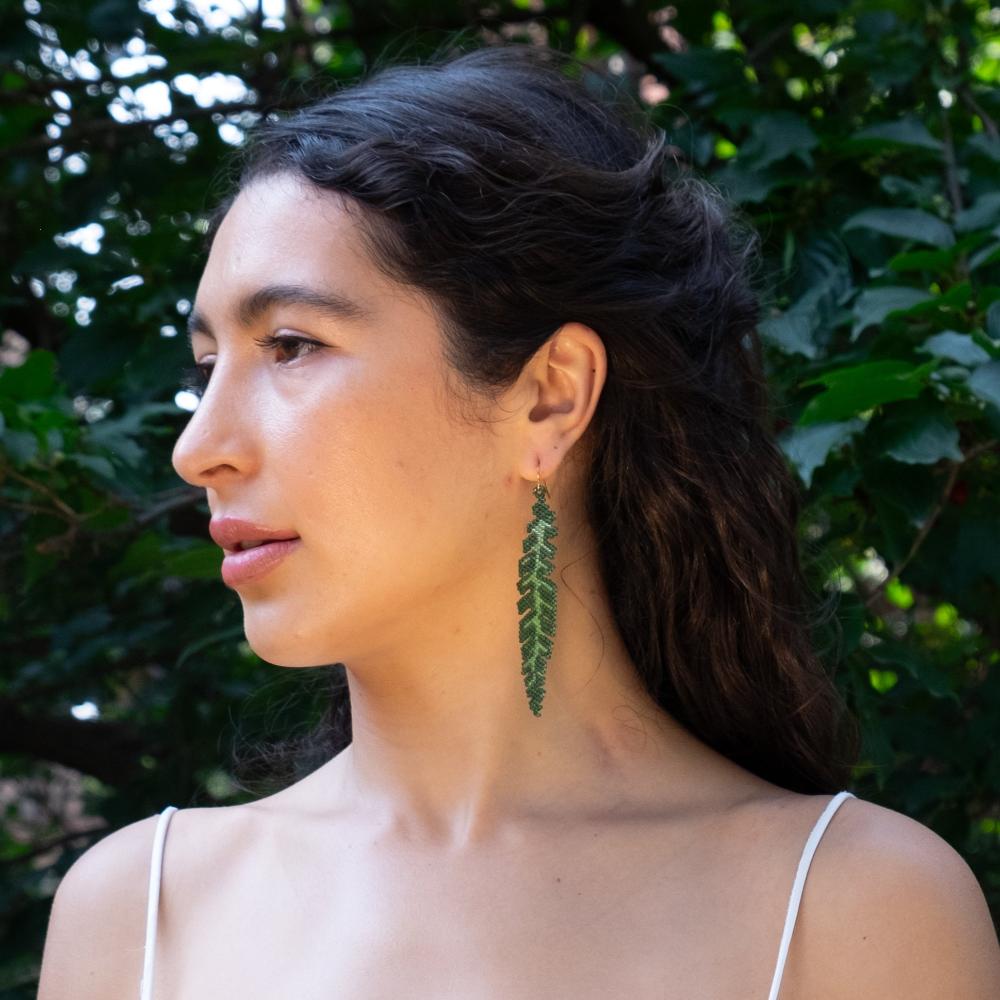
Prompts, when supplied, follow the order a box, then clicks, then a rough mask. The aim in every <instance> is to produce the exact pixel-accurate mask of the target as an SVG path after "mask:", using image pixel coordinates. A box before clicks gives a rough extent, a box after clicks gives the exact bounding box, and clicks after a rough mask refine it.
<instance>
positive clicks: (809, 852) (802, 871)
mask: <svg viewBox="0 0 1000 1000" xmlns="http://www.w3.org/2000/svg"><path fill="white" fill-rule="evenodd" d="M854 798H857V796H856V795H855V794H854V793H853V792H849V791H847V790H846V789H845V790H844V791H842V792H837V794H836V795H834V797H833V798H832V799H830V801H829V802H828V803H827V804H826V808H825V809H824V810H823V812H822V813H820V817H819V819H818V820H816V823H815V824H814V826H813V828H812V830H811V831H810V833H809V837H808V839H807V840H806V843H805V847H803V848H802V856H801V857H800V858H799V867H798V870H797V871H796V872H795V881H794V882H793V883H792V894H791V896H790V898H789V900H788V912H787V913H786V914H785V927H784V930H783V931H782V933H781V946H780V947H779V948H778V963H777V965H776V966H775V969H774V977H773V978H772V980H771V991H770V992H769V993H768V995H767V1000H778V990H779V989H780V988H781V977H782V976H783V975H784V972H785V959H786V958H787V957H788V945H789V944H790V943H791V940H792V931H793V930H794V929H795V918H796V917H797V916H798V915H799V901H800V900H801V899H802V889H803V887H804V886H805V882H806V875H807V874H808V872H809V865H810V864H811V863H812V859H813V855H814V854H815V853H816V847H817V846H818V845H819V841H820V837H822V836H823V832H824V831H825V830H826V828H827V825H828V824H829V822H830V820H831V819H833V814H834V813H835V812H836V811H837V810H838V809H839V808H840V806H841V804H842V803H843V802H845V801H846V800H847V799H854Z"/></svg>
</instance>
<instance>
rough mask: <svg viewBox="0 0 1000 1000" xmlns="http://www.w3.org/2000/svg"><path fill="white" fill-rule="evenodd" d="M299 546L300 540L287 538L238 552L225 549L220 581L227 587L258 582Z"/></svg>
mask: <svg viewBox="0 0 1000 1000" xmlns="http://www.w3.org/2000/svg"><path fill="white" fill-rule="evenodd" d="M301 544H302V539H301V538H287V539H283V540H281V541H275V542H267V543H265V544H264V545H258V546H257V547H256V548H253V549H245V550H243V551H240V552H233V551H231V550H228V549H227V550H226V557H225V559H223V560H222V581H223V583H225V584H226V586H227V587H236V586H239V585H240V584H241V583H249V582H250V581H251V580H254V581H256V580H259V579H260V578H261V577H263V576H264V575H265V574H266V573H270V572H271V570H273V569H274V568H275V567H276V566H278V565H279V564H280V563H282V562H284V559H285V557H286V556H287V555H290V554H291V553H292V552H294V551H295V550H296V549H297V548H298V547H299V546H300V545H301Z"/></svg>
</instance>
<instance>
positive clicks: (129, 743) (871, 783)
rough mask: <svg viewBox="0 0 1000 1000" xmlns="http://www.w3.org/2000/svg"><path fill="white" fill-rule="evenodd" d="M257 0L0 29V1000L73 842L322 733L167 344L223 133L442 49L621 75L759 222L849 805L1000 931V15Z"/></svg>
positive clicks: (76, 3)
mask: <svg viewBox="0 0 1000 1000" xmlns="http://www.w3.org/2000/svg"><path fill="white" fill-rule="evenodd" d="M247 3H248V4H249V5H250V7H251V10H250V11H249V12H248V13H247V14H246V16H245V17H243V18H242V19H241V18H239V17H235V18H234V17H226V16H224V15H223V14H221V13H220V12H219V11H220V10H228V9H229V5H227V6H225V7H223V8H215V9H214V13H213V12H212V9H211V8H210V6H209V4H207V3H199V4H195V3H194V2H191V0H140V2H137V0H59V2H56V0H25V2H24V3H23V4H22V3H20V2H9V0H8V2H7V3H6V4H5V5H3V6H2V7H0V178H2V188H0V190H2V195H0V310H2V312H0V316H2V321H0V328H2V330H3V341H2V345H0V540H2V544H0V574H2V586H0V663H2V667H0V795H2V799H0V802H2V804H3V810H4V811H3V820H2V824H0V872H2V878H0V933H2V942H0V998H18V1000H21V998H27V997H33V996H34V995H35V983H36V978H37V972H38V963H39V960H40V955H41V947H42V941H43V938H44V932H45V926H46V922H47V918H48V908H49V904H50V900H51V896H52V893H53V892H54V890H55V886H56V884H57V883H58V881H59V879H60V878H61V876H62V875H63V874H64V873H65V871H66V870H67V868H68V867H69V865H70V864H71V863H72V861H73V860H74V859H75V858H76V857H77V856H78V855H79V854H80V853H81V852H82V851H83V850H85V849H86V848H87V847H89V846H90V844H91V843H93V842H94V841H95V840H96V839H98V838H100V837H102V836H103V835H104V834H105V833H106V832H108V831H110V830H113V829H117V828H118V827H120V826H122V825H124V824H126V823H128V822H131V821H133V820H135V819H139V818H142V817H145V816H149V815H151V814H152V813H154V812H158V811H159V810H160V809H162V808H163V806H164V805H166V804H167V803H173V804H175V805H178V806H181V807H185V806H190V805H210V804H213V803H231V802H236V801H244V800H245V799H247V798H249V797H252V795H251V793H250V792H248V791H247V790H246V789H245V788H240V787H238V786H237V785H236V783H235V782H234V781H233V777H232V774H231V764H232V757H233V753H234V751H236V750H238V748H239V746H240V744H241V741H243V740H246V741H249V742H250V743H252V742H253V741H254V740H255V739H256V738H257V737H258V735H260V733H261V732H266V733H270V734H271V735H275V734H276V733H277V734H278V735H289V734H292V733H295V732H302V731H304V730H305V729H306V728H307V727H308V725H309V724H310V722H311V721H312V720H313V719H315V717H316V714H317V712H318V711H319V710H320V709H321V708H322V702H323V697H324V693H323V687H322V685H317V684H315V683H313V681H312V680H310V677H309V676H308V675H312V677H313V678H316V677H320V676H322V671H321V670H320V671H280V670H276V669H275V668H274V667H273V666H270V665H268V664H264V663H262V662H261V661H260V660H259V659H258V658H257V657H256V656H255V655H254V654H253V653H252V651H251V650H250V649H249V648H248V647H247V645H246V644H245V642H244V641H243V638H242V615H241V610H240V606H239V601H238V599H237V598H236V595H235V594H233V593H232V592H231V591H229V590H228V589H227V588H225V587H224V586H223V584H222V583H221V580H220V577H219V562H220V555H219V550H218V549H217V548H216V547H215V546H214V545H213V544H212V543H211V542H210V540H209V539H208V535H207V517H208V510H207V507H206V505H205V503H204V500H203V496H202V494H201V493H200V491H193V490H191V489H190V488H188V487H187V485H186V484H184V483H183V482H182V481H181V480H179V479H178V477H177V476H176V474H175V473H174V471H173V469H172V467H171V464H170V451H171V448H172V446H173V442H174V440H175V439H176V437H177V435H178V434H179V433H180V430H181V428H182V427H183V425H184V422H185V420H186V419H187V416H188V414H187V412H186V411H185V410H184V409H182V408H181V406H179V405H178V402H177V397H176V393H177V378H178V372H179V370H180V368H181V367H182V366H183V365H186V364H188V363H189V358H188V356H187V351H186V349H185V344H184V337H183V336H182V335H179V332H180V331H182V330H183V325H184V321H185V313H186V311H187V309H188V307H189V304H190V301H191V299H192V298H193V295H194V292H195V288H196V285H197V280H198V276H199V273H200V267H201V264H202V257H201V251H200V246H201V243H200V241H201V234H202V233H203V231H204V225H205V214H206V212H207V210H208V209H209V208H210V207H211V205H212V204H213V192H214V191H215V190H216V188H217V182H218V180H219V177H220V173H219V171H220V162H222V160H223V158H224V156H225V154H226V152H227V151H228V150H229V149H231V146H232V144H233V143H234V142H238V141H240V136H241V135H242V130H244V129H245V128H246V127H247V126H249V125H250V124H251V123H252V122H253V121H255V120H256V119H257V118H258V117H259V116H260V115H261V114H266V113H269V112H271V111H281V110H283V109H286V108H290V107H293V106H295V105H296V104H299V103H302V102H303V101H305V100H306V99H307V98H308V95H309V92H310V88H311V87H312V88H314V87H315V85H316V84H318V85H319V86H320V87H323V88H325V87H328V86H333V85H334V84H335V83H336V82H339V81H350V80H352V79H354V78H356V77H357V75H358V74H359V73H360V72H362V71H363V70H364V69H365V67H368V66H371V65H372V64H373V63H374V62H375V61H376V60H381V61H393V60H394V59H395V58H402V57H405V58H407V59H415V58H419V57H420V56H421V55H422V54H425V53H428V52H430V51H432V50H434V49H436V48H437V47H439V46H440V45H441V44H442V43H443V42H445V41H446V40H448V38H449V37H451V34H452V33H453V32H456V31H460V32H462V33H463V34H462V36H461V37H462V38H463V39H464V42H465V44H469V43H470V42H475V41H477V40H478V41H481V42H482V43H484V44H489V43H495V42H497V41H501V40H505V39H513V40H518V41H522V42H524V43H525V44H547V45H550V46H553V47H557V48H560V49H565V50H571V51H574V52H576V53H577V54H579V55H580V56H582V57H584V58H586V59H588V60H591V61H593V62H594V63H595V64H598V65H601V66H603V67H606V68H607V69H608V70H609V72H610V74H611V77H610V80H612V81H615V82H614V83H609V84H608V86H609V87H615V86H617V87H622V88H625V89H627V90H628V91H630V92H631V93H634V94H636V95H637V96H639V99H640V100H642V101H643V102H644V103H645V104H646V106H647V107H648V111H649V115H650V117H651V118H652V119H653V120H654V121H655V122H656V123H657V124H658V125H660V126H661V127H663V128H664V129H665V130H666V131H667V132H668V134H669V135H670V137H671V141H672V143H673V144H674V152H675V155H676V156H677V157H678V158H679V159H682V160H685V161H687V162H689V163H691V164H692V165H693V167H694V168H695V169H697V170H698V171H700V172H702V173H703V174H705V175H707V176H709V177H710V178H711V179H712V180H713V181H714V182H715V183H716V184H718V185H719V186H720V187H721V188H723V189H724V190H725V191H726V193H727V194H728V195H729V196H730V198H731V199H732V200H733V201H735V202H736V203H738V204H739V206H740V207H741V209H742V210H743V211H744V212H745V213H746V214H747V215H748V216H749V218H750V219H751V220H752V221H753V222H754V223H755V225H756V226H757V227H758V228H759V229H760V231H761V233H762V234H763V236H764V247H765V252H766V255H767V262H766V263H767V267H768V269H769V271H768V273H770V274H773V275H774V276H775V278H774V280H773V281H772V282H771V284H772V285H773V287H772V288H771V289H770V290H769V292H768V295H767V301H766V303H765V305H766V318H765V320H764V322H763V323H762V326H761V332H762V335H763V336H764V338H765V341H766V344H767V351H768V354H767V358H768V368H769V375H770V378H771V382H772V386H773V391H774V396H775V401H776V404H777V407H778V413H779V414H780V419H779V424H778V428H777V430H778V431H779V433H780V440H781V443H782V446H783V448H784V450H785V453H786V454H787V456H788V459H789V462H790V463H791V464H792V465H793V466H794V467H795V469H796V470H797V472H798V475H799V477H800V479H801V481H802V488H803V492H804V496H805V512H804V516H803V518H802V525H801V530H802V542H803V546H804V547H807V548H808V550H809V551H810V552H815V553H817V554H818V556H819V557H820V558H818V559H817V560H816V562H815V565H816V566H817V567H819V566H823V567H824V569H823V570H822V578H817V580H816V583H817V586H818V587H823V588H826V589H828V590H829V589H833V590H837V591H839V592H840V605H839V611H838V617H837V625H838V626H839V627H838V628H833V629H831V631H830V633H829V635H827V636H826V637H825V641H827V643H828V646H829V650H830V651H829V653H828V656H829V657H830V659H831V660H832V661H835V663H836V669H837V677H838V683H839V684H840V685H841V686H842V688H843V690H844V692H845V695H846V697H847V698H848V701H849V703H850V705H851V706H852V708H853V710H854V711H855V712H856V713H857V714H858V716H859V717H860V719H861V721H862V724H863V729H864V739H865V752H864V758H865V759H864V764H863V766H861V767H859V768H858V770H857V774H856V775H855V780H854V782H853V784H852V790H853V791H855V792H856V793H857V794H858V795H860V796H861V797H863V798H867V799H871V800H873V801H876V802H879V803H881V804H883V805H886V806H888V807H890V808H892V809H896V810H899V811H901V812H903V813H906V814H907V815H909V816H912V817H914V818H916V819H918V820H919V821H921V822H922V823H924V824H926V825H927V826H929V827H931V828H932V829H934V830H936V831H937V832H938V833H939V834H940V835H941V836H943V837H944V838H945V839H946V840H948V841H949V842H950V843H951V844H952V845H953V846H954V847H955V848H956V849H957V850H958V851H959V852H960V853H961V854H962V855H963V856H964V857H965V858H966V859H967V860H968V862H969V864H970V866H971V867H972V868H973V870H974V872H975V874H976V875H977V877H978V878H979V880H980V883H981V884H982V886H983V888H984V891H985V892H986V894H987V898H988V900H989V903H990V905H991V907H992V910H993V913H994V915H997V914H1000V756H998V754H997V753H996V749H997V734H998V732H1000V662H998V648H1000V642H998V636H1000V503H998V496H997V493H998V458H1000V452H998V444H997V442H998V438H1000V185H998V180H1000V137H998V128H997V122H998V120H1000V93H998V88H997V83H998V79H1000V8H998V7H991V6H990V4H989V3H988V2H987V0H969V2H952V3H946V2H945V3H916V2H902V0H881V2H879V0H857V2H854V3H840V2H835V0H782V2H780V3H779V2H777V0H758V2H754V3H744V4H738V5H737V4H728V3H720V4H718V5H712V4H706V3H701V2H689V0H675V4H674V7H673V8H666V7H663V8H660V7H659V6H658V5H656V4H650V3H644V2H641V0H633V2H632V3H610V2H604V3H593V2H592V3H588V2H578V0H576V2H570V0H563V2H550V0H516V2H513V3H505V2H500V0H497V2H492V3H490V4H489V5H488V6H487V5H482V6H480V5H478V4H475V3H465V2H463V3H458V2H451V3H449V2H444V0H440V2H437V3H434V4H427V3H417V2H404V0H397V2H394V3H392V4H387V3H364V4H362V3H360V2H330V3H324V2H320V0H290V2H289V3H288V5H287V8H286V9H285V10H284V13H283V14H281V10H282V4H281V3H280V2H277V0H275V8H272V7H271V6H269V5H265V6H264V7H263V9H258V8H256V7H255V6H254V3H253V2H252V0H247ZM274 9H276V10H277V12H278V14H279V15H281V16H272V14H273V11H274ZM199 11H201V12H202V13H199ZM734 11H735V12H734ZM737 12H738V13H737ZM147 57H153V58H147ZM123 60H124V61H123ZM129 60H131V61H129ZM199 81H200V83H199ZM220 81H222V82H227V83H228V85H229V89H228V91H219V92H218V94H217V97H216V98H215V99H214V100H213V99H212V98H211V97H206V96H205V94H206V93H208V91H207V88H209V87H211V86H212V84H213V83H217V82H220ZM143 88H146V89H143ZM165 99H169V109H167V107H166V102H165ZM156 101H158V102H159V104H160V106H161V110H162V111H163V112H164V113H163V114H162V115H161V114H160V112H157V111H155V110H153V109H154V108H155V106H156V103H155V102H156ZM144 107H146V108H148V109H149V110H146V111H143V108H144ZM154 115H156V117H154ZM97 227H100V228H99V229H98V228H97ZM181 399H182V401H183V398H182V397H181ZM831 567H832V570H831ZM815 572H817V573H819V572H820V570H818V569H817V570H815ZM292 778H294V776H290V778H289V780H291V779H292Z"/></svg>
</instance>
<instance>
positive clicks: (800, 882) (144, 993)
mask: <svg viewBox="0 0 1000 1000" xmlns="http://www.w3.org/2000/svg"><path fill="white" fill-rule="evenodd" d="M848 798H851V799H853V798H856V796H855V795H854V793H853V792H848V791H846V790H844V791H842V792H837V794H836V795H834V796H833V798H832V799H830V801H829V802H828V803H827V806H826V808H825V809H824V810H823V812H822V813H821V814H820V817H819V819H818V820H816V823H815V825H814V826H813V828H812V830H811V831H810V833H809V836H808V838H807V839H806V843H805V846H804V847H803V848H802V856H801V857H800V858H799V867H798V869H797V871H796V872H795V881H794V882H793V883H792V894H791V896H790V897H789V900H788V912H787V913H786V914H785V927H784V930H783V931H782V932H781V944H780V945H779V947H778V962H777V965H776V966H775V969H774V976H773V978H772V979H771V990H770V992H769V993H768V995H767V1000H778V990H779V989H780V988H781V977H782V975H783V974H784V971H785V959H786V958H787V957H788V946H789V944H791V941H792V930H793V929H794V927H795V918H796V917H797V916H798V914H799V901H800V900H801V899H802V889H803V887H804V886H805V883H806V875H807V874H808V872H809V865H810V863H811V862H812V859H813V855H814V854H815V853H816V848H817V846H818V845H819V841H820V837H822V836H823V831H824V830H826V828H827V825H828V824H829V822H830V820H831V819H833V814H834V813H835V812H836V811H837V810H838V809H839V808H840V805H841V803H842V802H843V801H844V800H845V799H848ZM175 812H177V807H176V806H167V807H166V808H165V809H164V810H163V812H161V813H160V817H159V819H158V820H157V822H156V835H155V836H154V837H153V859H152V863H151V865H150V868H149V900H148V903H147V906H146V944H145V950H144V959H143V966H142V980H141V981H140V983H139V1000H152V997H153V958H154V955H155V952H156V920H157V915H158V909H159V903H160V872H161V871H162V869H163V845H164V843H165V842H166V839H167V827H168V826H169V825H170V817H171V816H173V814H174V813H175Z"/></svg>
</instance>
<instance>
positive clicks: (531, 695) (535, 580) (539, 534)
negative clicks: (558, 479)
mask: <svg viewBox="0 0 1000 1000" xmlns="http://www.w3.org/2000/svg"><path fill="white" fill-rule="evenodd" d="M547 492H548V491H547V490H546V488H545V487H544V486H543V485H542V484H541V483H537V484H536V485H535V488H534V494H535V497H536V499H535V502H534V504H532V506H531V513H532V514H533V515H534V516H533V518H532V520H531V521H529V522H528V527H527V532H528V533H527V536H526V537H525V539H524V543H523V545H522V549H523V551H524V555H523V556H521V559H520V561H519V562H518V580H517V591H518V593H519V594H520V595H521V598H520V600H519V601H518V602H517V610H518V612H519V613H520V615H521V622H520V627H519V628H518V636H519V638H520V640H521V673H522V674H523V675H524V689H525V691H526V692H527V694H528V705H529V706H530V708H531V711H532V712H533V713H534V714H535V715H541V714H542V698H543V697H544V696H545V664H546V663H547V662H548V659H549V656H551V655H552V640H553V639H554V638H555V634H556V585H555V582H554V581H553V580H552V576H551V574H552V572H553V564H552V559H553V557H554V556H555V554H556V550H555V547H554V546H553V545H552V539H553V538H555V537H556V535H557V534H558V531H557V530H556V512H555V511H554V510H553V509H552V508H551V507H550V506H549V505H548V503H546V500H545V497H546V494H547Z"/></svg>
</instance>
